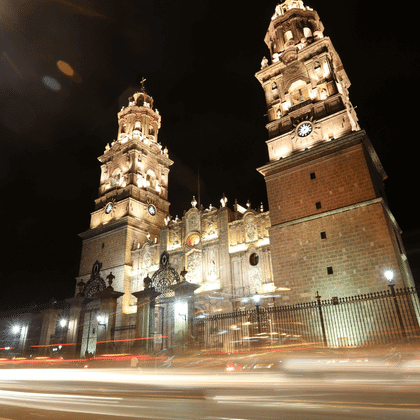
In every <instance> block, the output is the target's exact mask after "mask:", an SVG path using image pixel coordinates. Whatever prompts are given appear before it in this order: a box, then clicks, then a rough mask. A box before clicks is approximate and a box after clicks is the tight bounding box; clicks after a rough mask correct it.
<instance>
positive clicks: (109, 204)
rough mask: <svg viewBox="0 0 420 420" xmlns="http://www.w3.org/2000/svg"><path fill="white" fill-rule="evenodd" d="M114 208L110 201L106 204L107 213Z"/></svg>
mask: <svg viewBox="0 0 420 420" xmlns="http://www.w3.org/2000/svg"><path fill="white" fill-rule="evenodd" d="M112 208H113V205H112V203H108V204H107V205H106V207H105V213H106V214H109V213H111V211H112Z"/></svg>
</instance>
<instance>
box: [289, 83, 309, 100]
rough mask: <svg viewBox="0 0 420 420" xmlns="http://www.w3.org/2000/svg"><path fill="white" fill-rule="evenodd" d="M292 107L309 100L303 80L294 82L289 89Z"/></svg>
mask: <svg viewBox="0 0 420 420" xmlns="http://www.w3.org/2000/svg"><path fill="white" fill-rule="evenodd" d="M289 94H290V98H291V102H292V105H296V104H299V103H300V102H303V101H306V100H308V99H310V97H309V90H308V87H307V85H306V83H305V82H304V81H303V80H298V81H296V82H294V83H293V84H292V85H291V86H290V89H289Z"/></svg>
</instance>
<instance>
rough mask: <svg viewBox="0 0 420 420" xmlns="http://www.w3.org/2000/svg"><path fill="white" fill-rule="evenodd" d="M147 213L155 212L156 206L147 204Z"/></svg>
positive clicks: (152, 213) (153, 213)
mask: <svg viewBox="0 0 420 420" xmlns="http://www.w3.org/2000/svg"><path fill="white" fill-rule="evenodd" d="M148 210H149V213H150V214H151V215H152V216H154V215H155V214H156V207H155V206H154V205H152V204H150V205H149V207H148Z"/></svg>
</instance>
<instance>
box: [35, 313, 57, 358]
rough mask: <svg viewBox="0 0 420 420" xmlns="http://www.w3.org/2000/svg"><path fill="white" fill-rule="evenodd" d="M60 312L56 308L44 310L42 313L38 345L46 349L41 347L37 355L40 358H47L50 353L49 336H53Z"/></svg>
mask: <svg viewBox="0 0 420 420" xmlns="http://www.w3.org/2000/svg"><path fill="white" fill-rule="evenodd" d="M60 313H61V310H60V309H57V308H50V309H45V310H44V311H42V315H43V318H42V329H41V337H40V340H39V344H40V345H42V346H46V347H41V349H40V352H39V354H40V355H42V356H49V355H50V353H51V349H50V347H48V346H49V345H50V344H56V343H51V336H52V335H54V334H55V330H56V327H57V319H58V317H59V316H60Z"/></svg>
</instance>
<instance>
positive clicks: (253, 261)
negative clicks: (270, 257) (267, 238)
mask: <svg viewBox="0 0 420 420" xmlns="http://www.w3.org/2000/svg"><path fill="white" fill-rule="evenodd" d="M259 262H260V257H259V256H258V254H256V253H255V252H254V253H253V254H251V256H250V257H249V263H250V264H251V265H253V266H255V265H258V263H259Z"/></svg>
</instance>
